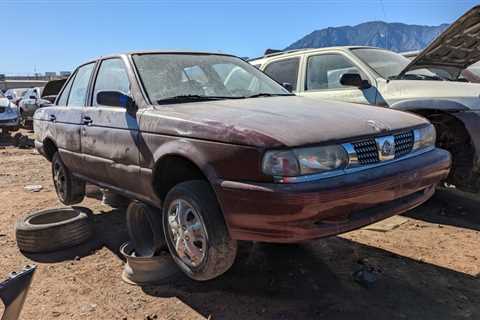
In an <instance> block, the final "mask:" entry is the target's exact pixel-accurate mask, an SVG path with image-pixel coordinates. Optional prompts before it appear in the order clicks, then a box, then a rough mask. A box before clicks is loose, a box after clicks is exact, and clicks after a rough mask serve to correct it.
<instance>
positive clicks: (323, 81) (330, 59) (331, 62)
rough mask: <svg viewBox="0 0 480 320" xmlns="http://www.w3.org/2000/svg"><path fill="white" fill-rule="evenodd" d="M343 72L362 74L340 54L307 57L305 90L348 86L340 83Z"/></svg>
mask: <svg viewBox="0 0 480 320" xmlns="http://www.w3.org/2000/svg"><path fill="white" fill-rule="evenodd" d="M345 73H356V74H360V75H362V74H361V72H360V71H359V70H358V68H357V67H356V66H355V65H353V63H352V62H350V60H348V59H347V58H345V57H344V56H342V55H340V54H322V55H317V56H312V57H309V58H308V63H307V76H306V83H305V90H307V91H308V90H327V89H340V88H348V87H347V86H343V85H342V84H341V83H340V78H341V77H342V75H344V74H345ZM362 78H363V77H362ZM350 88H351V87H350Z"/></svg>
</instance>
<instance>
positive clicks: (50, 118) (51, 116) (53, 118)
mask: <svg viewBox="0 0 480 320" xmlns="http://www.w3.org/2000/svg"><path fill="white" fill-rule="evenodd" d="M48 120H50V121H51V122H55V121H57V117H55V116H54V115H53V114H51V115H50V117H49V118H48Z"/></svg>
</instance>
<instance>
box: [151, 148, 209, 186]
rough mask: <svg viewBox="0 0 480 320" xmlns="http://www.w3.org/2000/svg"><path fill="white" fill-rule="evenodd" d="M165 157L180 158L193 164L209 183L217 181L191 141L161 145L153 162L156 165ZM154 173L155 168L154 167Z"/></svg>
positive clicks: (204, 157) (201, 153)
mask: <svg viewBox="0 0 480 320" xmlns="http://www.w3.org/2000/svg"><path fill="white" fill-rule="evenodd" d="M166 156H180V157H183V158H185V159H187V160H190V161H191V162H193V163H194V164H195V165H196V166H197V167H198V168H199V169H200V170H201V171H202V173H203V174H204V175H205V176H206V177H207V179H208V180H209V181H210V183H215V182H216V181H217V180H218V175H217V173H216V171H215V169H214V168H213V167H212V165H211V164H210V162H209V161H208V159H207V156H206V155H205V153H204V152H203V151H202V150H200V148H198V147H197V146H195V145H194V144H193V143H192V142H191V141H188V140H184V139H179V140H173V141H169V142H167V143H164V144H162V145H161V146H160V147H159V148H158V149H157V150H155V152H154V153H153V161H154V163H155V164H157V163H158V162H159V161H160V160H161V159H162V158H164V157H166ZM154 171H155V167H154Z"/></svg>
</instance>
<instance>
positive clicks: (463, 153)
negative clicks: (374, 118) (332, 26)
mask: <svg viewBox="0 0 480 320" xmlns="http://www.w3.org/2000/svg"><path fill="white" fill-rule="evenodd" d="M479 15H480V6H477V7H474V8H473V9H471V10H470V11H469V12H467V13H466V14H465V15H463V16H462V17H461V18H459V19H458V20H457V21H456V22H454V23H453V24H452V25H451V26H450V27H449V28H448V29H447V30H445V32H444V33H442V34H441V35H440V36H439V37H438V38H437V39H436V40H435V41H433V42H432V43H431V45H429V46H428V47H427V48H426V49H425V50H423V51H422V52H421V53H420V54H419V55H418V56H417V57H416V58H415V59H414V60H413V61H410V60H409V59H407V58H406V57H404V56H402V55H400V54H398V53H395V52H392V51H389V50H385V49H380V48H372V47H359V46H349V47H330V48H318V49H301V50H292V51H288V52H276V53H270V54H267V55H265V56H264V57H261V58H258V59H253V60H250V63H251V64H253V65H255V66H256V67H257V68H259V69H260V70H262V71H264V72H265V73H267V74H268V75H269V76H270V77H272V78H273V79H274V80H276V81H277V82H279V83H282V84H284V86H285V87H286V88H290V89H291V91H294V92H295V93H296V94H297V95H300V96H304V97H308V98H310V99H314V100H319V101H323V100H325V99H330V100H341V101H348V102H354V103H359V104H364V105H372V106H376V107H388V108H392V109H397V110H404V111H409V112H413V113H416V114H419V115H421V116H424V117H425V118H427V119H428V120H430V121H431V122H432V123H433V124H434V125H435V128H436V130H437V144H438V146H439V147H441V148H444V149H447V150H449V151H450V152H451V153H452V156H453V167H452V170H451V173H450V176H449V177H448V179H447V181H446V182H447V183H449V184H452V185H455V186H456V187H457V188H459V189H461V190H463V191H468V192H474V193H479V192H480V99H479V95H480V84H479V83H474V82H475V81H469V80H468V79H465V77H464V76H462V74H464V73H462V71H463V70H465V69H466V68H468V67H469V66H470V65H472V64H473V63H475V62H477V61H479V60H480V51H479V50H478V48H479V47H480V37H478V32H477V31H476V30H479V29H480V20H479V19H478V17H479ZM474 31H475V32H477V33H475V32H474ZM479 82H480V81H479ZM372 125H373V126H374V127H376V128H377V129H378V130H380V131H382V130H388V125H387V124H384V123H378V122H376V123H372Z"/></svg>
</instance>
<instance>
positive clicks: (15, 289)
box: [0, 265, 37, 320]
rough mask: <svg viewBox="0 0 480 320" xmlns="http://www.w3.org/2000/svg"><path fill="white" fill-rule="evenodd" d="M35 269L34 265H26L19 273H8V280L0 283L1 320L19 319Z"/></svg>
mask: <svg viewBox="0 0 480 320" xmlns="http://www.w3.org/2000/svg"><path fill="white" fill-rule="evenodd" d="M36 268H37V267H36V266H35V265H33V266H29V265H27V266H25V267H24V268H23V270H22V271H20V272H12V273H10V274H9V276H8V279H7V280H5V281H3V282H2V283H0V299H1V300H2V301H3V304H4V305H5V310H4V313H3V316H2V319H1V320H16V319H18V318H19V316H20V312H21V311H22V308H23V304H24V303H25V299H26V298H27V294H28V290H29V289H30V284H31V283H32V279H33V274H34V273H35V270H36Z"/></svg>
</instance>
